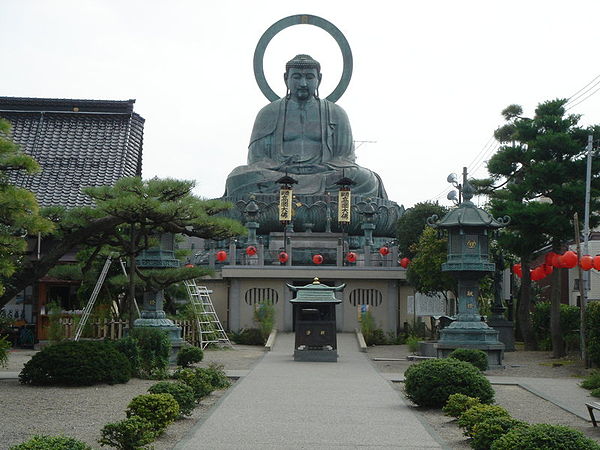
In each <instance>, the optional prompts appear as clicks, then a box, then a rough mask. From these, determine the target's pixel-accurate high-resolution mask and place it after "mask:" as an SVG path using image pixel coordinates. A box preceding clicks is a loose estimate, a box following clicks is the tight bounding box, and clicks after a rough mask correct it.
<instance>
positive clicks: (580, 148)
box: [478, 99, 600, 356]
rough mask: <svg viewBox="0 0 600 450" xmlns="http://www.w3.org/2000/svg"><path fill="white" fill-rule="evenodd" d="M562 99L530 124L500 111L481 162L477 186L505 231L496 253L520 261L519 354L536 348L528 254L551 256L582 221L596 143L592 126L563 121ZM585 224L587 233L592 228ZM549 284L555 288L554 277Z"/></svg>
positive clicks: (557, 343)
mask: <svg viewBox="0 0 600 450" xmlns="http://www.w3.org/2000/svg"><path fill="white" fill-rule="evenodd" d="M566 102H567V101H566V100H564V99H557V100H550V101H546V102H543V103H540V104H539V105H538V106H537V108H536V110H535V115H534V117H533V118H527V117H523V116H522V114H523V110H522V108H521V107H520V106H519V105H510V106H508V107H507V108H505V109H504V110H503V111H502V115H503V116H504V118H505V119H506V124H505V125H503V126H501V127H500V128H498V129H497V130H496V132H495V137H496V139H497V140H498V141H499V142H500V143H501V144H502V145H501V146H500V148H499V150H498V152H497V153H496V154H495V155H493V156H492V157H491V159H490V160H489V161H488V165H487V167H488V171H489V173H490V179H488V180H483V181H482V180H480V181H479V183H478V185H479V187H480V189H481V192H485V193H487V194H489V196H490V209H491V212H492V214H493V215H494V216H503V215H509V216H511V218H512V221H511V224H510V225H509V226H508V227H507V228H506V229H505V230H502V232H501V233H500V236H499V243H500V245H501V246H502V247H503V248H505V249H507V250H509V251H510V252H512V253H514V254H515V255H518V256H519V257H520V258H521V264H522V268H523V280H522V289H521V298H520V302H519V309H518V316H519V322H520V326H521V331H522V334H523V338H524V340H525V343H526V348H528V349H532V348H534V347H535V341H534V335H533V332H532V330H531V323H530V318H529V310H530V305H531V292H530V283H531V280H530V276H529V267H530V264H531V259H532V256H533V254H534V253H535V252H536V251H537V250H540V249H541V248H542V247H544V246H548V245H552V246H553V248H554V249H555V250H557V251H560V250H562V247H563V246H564V244H565V243H566V242H567V241H568V240H569V239H571V238H572V237H573V235H574V231H573V215H574V213H575V212H577V213H578V214H579V217H580V218H583V211H584V202H585V173H586V169H585V166H586V157H585V156H586V143H587V139H588V135H589V134H593V135H595V136H596V137H598V136H599V135H600V133H599V131H600V130H599V128H598V127H597V126H595V127H590V128H588V129H584V128H581V127H579V126H578V123H579V120H580V116H579V115H576V114H567V111H566V109H565V103H566ZM594 156H595V158H593V169H592V174H593V180H592V196H591V198H592V200H591V210H592V211H594V210H597V209H598V207H599V206H600V203H599V201H600V198H599V194H600V190H599V189H600V160H599V159H598V157H597V156H598V152H597V150H596V151H595V155H594ZM598 219H599V218H598V217H597V216H592V217H591V218H590V225H591V226H594V225H595V224H597V223H598ZM555 272H556V274H555V275H554V277H555V278H554V280H553V284H555V285H558V283H559V279H560V278H559V275H558V272H559V271H555ZM559 303H560V298H559V295H558V290H557V291H556V295H554V296H553V314H554V315H555V316H556V317H553V323H554V328H553V335H554V340H553V343H554V349H555V355H556V356H559V355H561V354H562V347H563V346H562V345H561V336H560V328H559V322H558V314H559V310H558V307H559Z"/></svg>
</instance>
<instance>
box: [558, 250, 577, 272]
mask: <svg viewBox="0 0 600 450" xmlns="http://www.w3.org/2000/svg"><path fill="white" fill-rule="evenodd" d="M561 262H562V266H563V267H565V268H567V269H572V268H573V267H575V266H576V265H577V253H575V252H574V251H571V250H569V251H568V252H565V254H564V255H562V257H561Z"/></svg>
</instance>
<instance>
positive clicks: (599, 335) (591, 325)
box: [584, 301, 600, 366]
mask: <svg viewBox="0 0 600 450" xmlns="http://www.w3.org/2000/svg"><path fill="white" fill-rule="evenodd" d="M584 323H585V336H586V340H587V355H588V357H589V358H590V360H591V361H592V363H593V364H594V365H595V366H600V302H597V301H596V302H589V303H588V304H587V306H586V307H585V320H584Z"/></svg>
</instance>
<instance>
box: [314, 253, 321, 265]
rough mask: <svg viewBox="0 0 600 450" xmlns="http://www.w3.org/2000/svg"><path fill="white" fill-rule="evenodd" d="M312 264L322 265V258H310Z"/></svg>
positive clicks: (317, 256)
mask: <svg viewBox="0 0 600 450" xmlns="http://www.w3.org/2000/svg"><path fill="white" fill-rule="evenodd" d="M312 262H313V263H315V264H322V263H323V256H321V255H314V256H313V257H312Z"/></svg>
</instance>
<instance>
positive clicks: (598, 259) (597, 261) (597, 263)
mask: <svg viewBox="0 0 600 450" xmlns="http://www.w3.org/2000/svg"><path fill="white" fill-rule="evenodd" d="M594 269H596V270H600V255H596V256H594Z"/></svg>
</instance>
